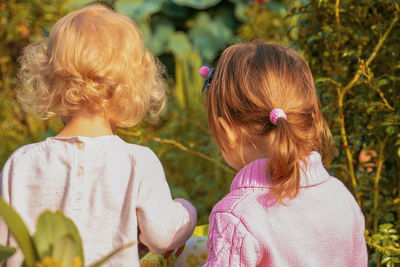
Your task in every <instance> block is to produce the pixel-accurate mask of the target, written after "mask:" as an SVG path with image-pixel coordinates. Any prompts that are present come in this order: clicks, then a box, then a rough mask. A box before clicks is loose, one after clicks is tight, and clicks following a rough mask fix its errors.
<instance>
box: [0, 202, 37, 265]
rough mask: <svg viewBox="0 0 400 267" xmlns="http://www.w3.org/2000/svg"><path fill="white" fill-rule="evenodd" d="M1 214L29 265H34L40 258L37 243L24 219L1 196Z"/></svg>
mask: <svg viewBox="0 0 400 267" xmlns="http://www.w3.org/2000/svg"><path fill="white" fill-rule="evenodd" d="M0 215H1V216H2V217H3V220H4V222H5V223H6V224H7V227H8V230H9V231H10V233H11V234H12V236H13V237H14V238H15V241H17V244H18V246H19V247H20V249H21V250H22V253H23V254H24V257H25V262H26V266H27V267H34V266H35V262H36V261H37V260H38V257H37V253H36V249H35V245H34V243H33V240H32V237H31V236H30V235H29V231H28V228H27V227H26V225H25V224H24V222H23V221H22V218H21V217H20V216H19V215H18V213H17V212H15V211H14V210H13V209H12V208H11V207H10V206H9V205H8V204H7V203H6V202H5V201H4V199H3V198H0Z"/></svg>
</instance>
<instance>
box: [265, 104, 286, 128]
mask: <svg viewBox="0 0 400 267" xmlns="http://www.w3.org/2000/svg"><path fill="white" fill-rule="evenodd" d="M279 118H283V119H285V120H286V114H285V112H284V111H283V110H282V109H280V108H274V109H273V110H272V111H271V112H270V113H269V120H270V121H271V122H272V123H273V124H275V125H276V121H277V120H278V119H279Z"/></svg>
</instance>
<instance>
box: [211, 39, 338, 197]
mask: <svg viewBox="0 0 400 267" xmlns="http://www.w3.org/2000/svg"><path fill="white" fill-rule="evenodd" d="M206 105H207V110H208V122H209V126H210V129H211V132H212V134H213V136H214V137H215V139H216V141H217V142H218V144H219V146H220V147H221V150H222V152H223V154H224V157H225V158H234V157H236V158H240V157H241V155H240V152H239V151H240V149H238V147H235V145H234V144H233V145H232V142H230V141H229V139H232V138H230V136H229V135H230V133H228V132H229V131H228V132H227V129H229V128H231V129H233V130H234V132H235V131H236V133H238V136H239V137H240V138H239V139H238V143H240V144H244V146H247V147H248V148H250V151H254V153H259V155H264V156H265V157H268V158H269V159H270V160H269V162H268V164H269V165H268V166H269V170H270V175H271V178H272V181H273V191H274V193H275V194H276V196H277V198H278V199H283V198H285V197H295V196H296V195H297V193H298V190H299V186H300V176H299V174H300V171H301V170H300V166H301V164H300V162H301V161H303V162H305V158H306V157H307V156H308V155H309V154H310V152H312V151H319V152H320V153H322V154H324V150H325V149H324V148H325V147H326V146H327V145H330V144H331V135H330V131H329V129H328V127H327V125H326V122H325V120H324V118H323V116H322V113H321V111H320V109H319V101H318V97H317V94H316V90H315V85H314V81H313V77H312V74H311V72H310V69H309V67H308V66H307V64H306V62H305V61H304V60H303V59H302V58H301V57H300V56H299V55H298V54H297V53H296V52H295V51H294V50H292V49H290V48H287V47H282V46H279V45H273V44H266V43H265V42H264V41H260V40H257V41H253V42H251V43H249V44H237V45H232V46H230V47H229V48H227V49H226V50H225V51H224V52H223V53H222V55H221V57H220V59H219V62H218V65H217V66H216V68H215V72H214V74H213V78H212V80H211V81H210V84H209V87H208V89H207V104H206ZM273 109H282V110H283V111H284V113H285V114H286V119H285V118H283V117H281V118H278V119H277V121H276V124H274V123H273V122H271V120H270V118H269V116H270V113H271V111H272V110H273ZM227 125H228V126H227ZM224 126H225V127H224ZM252 147H254V149H253V150H252ZM248 150H249V149H248ZM260 151H265V153H264V154H263V153H261V154H260ZM257 156H258V155H257ZM250 158H252V157H250ZM253 158H254V157H253ZM242 159H243V157H242ZM247 163H249V162H246V159H244V160H243V164H242V166H243V165H244V164H247Z"/></svg>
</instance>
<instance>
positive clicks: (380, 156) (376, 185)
mask: <svg viewBox="0 0 400 267" xmlns="http://www.w3.org/2000/svg"><path fill="white" fill-rule="evenodd" d="M388 139H389V135H387V136H386V137H385V139H384V140H383V142H382V143H381V147H380V148H379V154H378V165H377V168H376V174H375V179H374V188H373V191H374V224H373V229H374V233H377V232H378V214H377V213H378V200H379V181H380V179H381V177H382V176H381V173H382V167H383V162H384V161H385V156H384V154H383V153H384V150H385V146H386V142H387V141H388Z"/></svg>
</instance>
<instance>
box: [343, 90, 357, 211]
mask: <svg viewBox="0 0 400 267" xmlns="http://www.w3.org/2000/svg"><path fill="white" fill-rule="evenodd" d="M337 91H338V94H339V99H338V109H339V123H340V134H341V137H342V143H343V147H344V151H345V153H346V159H347V167H348V173H349V175H350V181H351V184H352V186H353V192H354V196H355V198H356V200H357V202H358V204H361V197H360V194H359V192H358V191H357V189H356V188H357V179H356V175H355V172H354V164H353V156H352V155H351V151H350V147H349V141H348V139H347V132H346V124H345V121H344V113H343V98H342V97H341V95H342V94H341V91H340V88H338V89H337Z"/></svg>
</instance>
